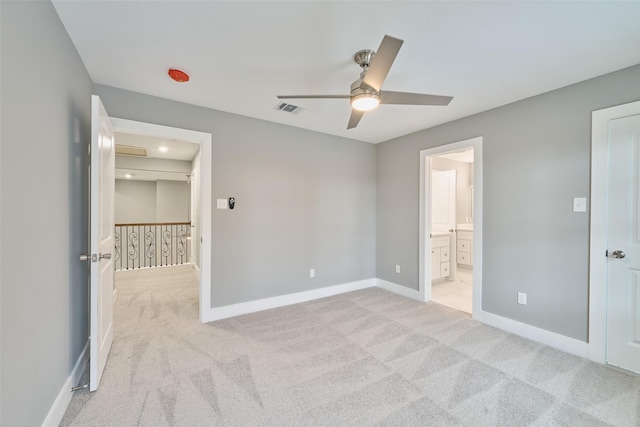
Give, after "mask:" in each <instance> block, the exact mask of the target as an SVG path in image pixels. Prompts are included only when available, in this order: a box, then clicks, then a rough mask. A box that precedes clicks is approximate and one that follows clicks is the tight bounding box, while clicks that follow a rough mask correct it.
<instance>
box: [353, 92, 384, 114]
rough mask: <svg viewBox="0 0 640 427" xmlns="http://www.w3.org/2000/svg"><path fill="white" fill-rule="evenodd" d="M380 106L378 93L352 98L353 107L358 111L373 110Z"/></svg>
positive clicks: (361, 94)
mask: <svg viewBox="0 0 640 427" xmlns="http://www.w3.org/2000/svg"><path fill="white" fill-rule="evenodd" d="M379 104H380V97H379V96H378V94H376V93H360V94H358V95H354V96H353V97H352V98H351V107H353V109H354V110H358V111H369V110H373V109H374V108H376V107H377V106H378V105H379Z"/></svg>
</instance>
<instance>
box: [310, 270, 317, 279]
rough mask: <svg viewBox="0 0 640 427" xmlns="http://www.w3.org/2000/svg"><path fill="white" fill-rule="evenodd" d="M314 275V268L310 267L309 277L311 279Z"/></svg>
mask: <svg viewBox="0 0 640 427" xmlns="http://www.w3.org/2000/svg"><path fill="white" fill-rule="evenodd" d="M314 277H316V269H315V268H312V269H311V270H309V278H310V279H313V278H314Z"/></svg>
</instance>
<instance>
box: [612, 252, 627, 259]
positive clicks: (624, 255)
mask: <svg viewBox="0 0 640 427" xmlns="http://www.w3.org/2000/svg"><path fill="white" fill-rule="evenodd" d="M611 256H613V257H614V258H617V259H622V258H624V257H626V256H627V255H626V254H625V253H624V252H622V251H620V250H618V251H613V252H611Z"/></svg>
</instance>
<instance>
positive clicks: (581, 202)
mask: <svg viewBox="0 0 640 427" xmlns="http://www.w3.org/2000/svg"><path fill="white" fill-rule="evenodd" d="M573 211H574V212H586V211H587V198H586V197H574V198H573Z"/></svg>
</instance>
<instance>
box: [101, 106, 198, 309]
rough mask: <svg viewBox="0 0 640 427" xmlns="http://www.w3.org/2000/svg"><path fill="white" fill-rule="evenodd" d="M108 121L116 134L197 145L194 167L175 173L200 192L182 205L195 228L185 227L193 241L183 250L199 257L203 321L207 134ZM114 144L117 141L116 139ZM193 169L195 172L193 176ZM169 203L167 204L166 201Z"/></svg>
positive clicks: (142, 123) (137, 123) (144, 124)
mask: <svg viewBox="0 0 640 427" xmlns="http://www.w3.org/2000/svg"><path fill="white" fill-rule="evenodd" d="M111 121H112V123H113V127H114V130H115V131H116V132H117V133H122V134H127V135H137V136H141V137H152V138H161V139H164V140H168V141H182V142H187V143H194V144H198V145H199V154H198V161H197V162H194V165H196V166H197V167H192V168H191V169H190V171H191V172H190V173H186V172H185V171H179V172H180V173H183V172H185V173H184V175H185V180H188V181H190V185H195V186H197V189H198V192H199V194H200V195H199V197H197V200H198V202H199V203H191V202H189V203H188V205H187V203H184V206H183V208H184V209H188V210H189V211H190V212H189V216H190V218H189V221H188V222H189V224H190V225H194V224H195V227H191V226H190V227H189V228H190V230H189V231H188V232H189V237H190V239H189V240H190V241H191V242H193V243H189V246H188V248H186V250H188V249H191V252H190V253H191V255H190V257H194V258H197V259H198V260H199V262H197V266H198V270H199V298H198V300H199V310H198V313H199V316H198V317H199V319H200V321H203V319H204V314H205V313H206V312H208V311H209V310H210V309H211V241H210V240H211V134H210V133H205V132H198V131H193V130H188V129H181V128H174V127H169V126H162V125H156V124H151V123H144V122H137V121H132V120H126V119H119V118H112V119H111ZM116 144H118V141H117V140H116ZM141 172H143V171H141ZM194 172H197V175H195V174H194ZM186 175H190V176H189V177H187V176H186ZM198 175H199V176H198ZM189 191H191V189H190V190H189ZM187 200H188V199H187ZM169 203H171V201H170V200H169ZM194 205H195V206H196V210H195V211H193V208H194ZM160 248H161V246H160Z"/></svg>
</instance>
